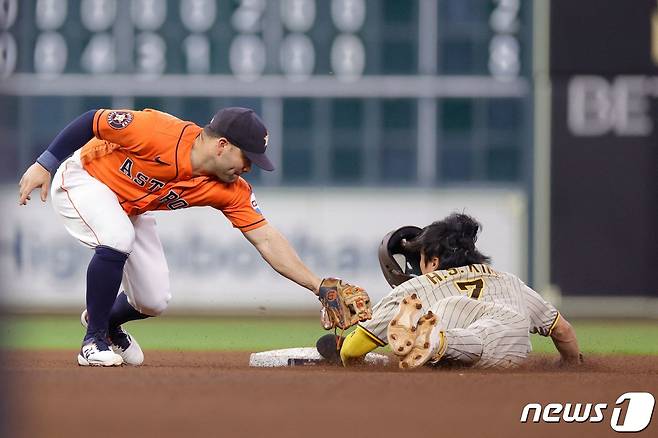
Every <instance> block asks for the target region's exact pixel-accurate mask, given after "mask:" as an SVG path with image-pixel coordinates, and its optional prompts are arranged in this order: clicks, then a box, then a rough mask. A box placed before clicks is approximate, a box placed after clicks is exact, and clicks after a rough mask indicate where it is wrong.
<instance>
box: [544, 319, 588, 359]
mask: <svg viewBox="0 0 658 438" xmlns="http://www.w3.org/2000/svg"><path fill="white" fill-rule="evenodd" d="M551 339H552V340H553V344H555V348H557V351H559V352H560V356H561V357H562V362H564V363H566V364H570V365H573V364H578V363H580V362H581V361H582V355H581V354H580V348H579V347H578V339H577V338H576V331H575V330H574V329H573V327H572V326H571V324H569V321H567V320H566V319H564V317H562V315H560V316H559V317H558V321H557V323H556V324H555V327H554V328H553V331H552V332H551Z"/></svg>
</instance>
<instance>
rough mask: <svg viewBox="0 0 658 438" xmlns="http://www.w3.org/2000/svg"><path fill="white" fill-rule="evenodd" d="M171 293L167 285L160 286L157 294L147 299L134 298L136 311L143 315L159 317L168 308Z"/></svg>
mask: <svg viewBox="0 0 658 438" xmlns="http://www.w3.org/2000/svg"><path fill="white" fill-rule="evenodd" d="M170 300H171V293H170V292H169V283H168V282H167V284H162V285H161V286H160V289H159V290H158V293H157V294H153V295H151V296H148V297H136V298H135V304H136V307H137V310H138V311H139V312H140V313H143V314H144V315H149V316H159V315H161V314H162V313H163V312H164V311H165V310H167V307H168V306H169V301H170Z"/></svg>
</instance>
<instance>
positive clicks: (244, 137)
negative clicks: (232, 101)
mask: <svg viewBox="0 0 658 438" xmlns="http://www.w3.org/2000/svg"><path fill="white" fill-rule="evenodd" d="M207 128H208V129H210V130H211V131H212V132H214V133H215V134H217V135H219V136H221V137H226V139H227V140H228V141H230V142H231V143H233V144H234V145H236V146H237V147H239V148H240V149H242V152H244V154H245V155H246V156H247V158H249V159H250V160H251V162H252V163H254V164H255V165H256V166H258V167H260V168H261V169H263V170H274V164H272V162H271V161H270V159H269V158H268V157H267V155H265V149H267V137H268V135H267V129H266V128H265V125H264V124H263V121H262V120H261V119H260V117H258V115H257V114H256V113H255V112H254V111H253V110H250V109H249V108H240V107H230V108H223V109H221V110H219V111H217V113H216V114H215V116H214V117H213V118H212V120H210V123H209V124H208V126H207Z"/></svg>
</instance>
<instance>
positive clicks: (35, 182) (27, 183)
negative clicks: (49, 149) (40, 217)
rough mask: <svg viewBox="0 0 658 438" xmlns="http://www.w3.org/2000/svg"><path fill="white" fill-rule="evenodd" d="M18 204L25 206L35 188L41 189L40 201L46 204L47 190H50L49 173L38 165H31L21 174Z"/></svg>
mask: <svg viewBox="0 0 658 438" xmlns="http://www.w3.org/2000/svg"><path fill="white" fill-rule="evenodd" d="M18 187H19V190H18V197H19V200H18V203H19V204H20V205H25V204H26V203H27V201H29V200H30V199H32V198H30V193H32V190H34V189H36V188H37V187H41V201H42V202H46V199H47V198H48V190H50V172H48V171H47V170H46V168H45V167H43V166H42V165H41V164H39V163H34V164H33V165H31V166H30V167H29V168H28V169H27V170H26V171H25V173H24V174H23V177H22V178H21V180H20V182H19V183H18Z"/></svg>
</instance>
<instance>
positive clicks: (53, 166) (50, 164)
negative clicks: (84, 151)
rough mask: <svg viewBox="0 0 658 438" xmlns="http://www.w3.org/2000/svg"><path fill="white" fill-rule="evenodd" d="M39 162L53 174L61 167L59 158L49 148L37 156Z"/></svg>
mask: <svg viewBox="0 0 658 438" xmlns="http://www.w3.org/2000/svg"><path fill="white" fill-rule="evenodd" d="M37 163H39V164H41V165H42V166H43V167H45V168H46V170H47V171H48V172H50V174H51V175H52V174H53V173H55V170H57V168H58V167H59V160H58V159H57V157H56V156H55V155H53V153H52V152H50V151H49V150H45V151H43V153H42V154H41V155H39V158H37Z"/></svg>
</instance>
